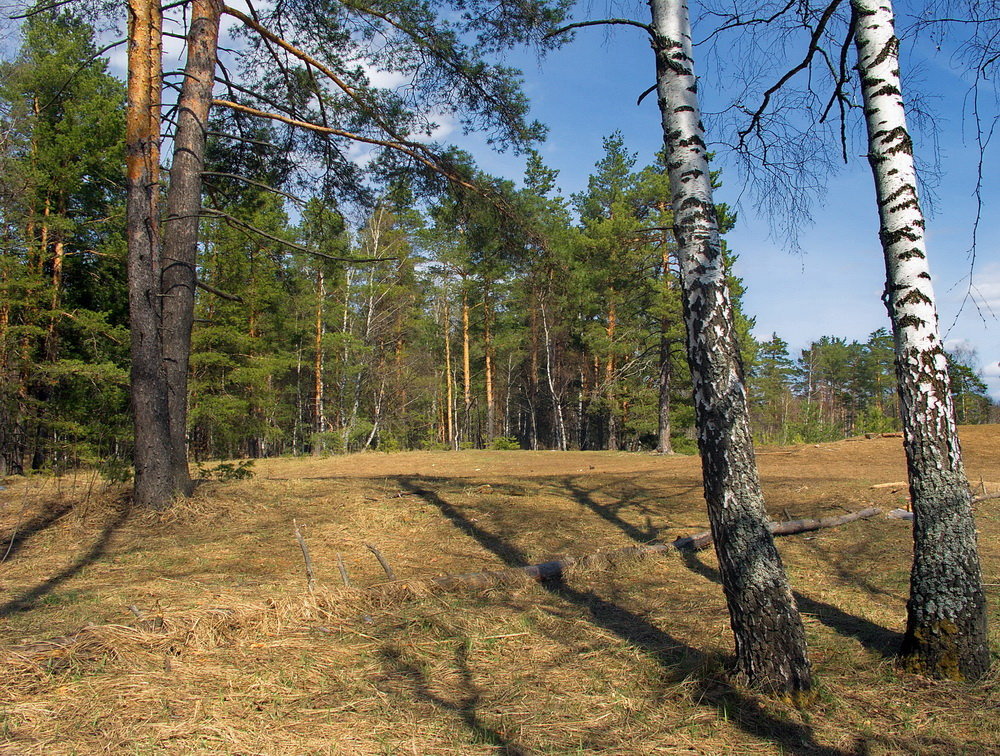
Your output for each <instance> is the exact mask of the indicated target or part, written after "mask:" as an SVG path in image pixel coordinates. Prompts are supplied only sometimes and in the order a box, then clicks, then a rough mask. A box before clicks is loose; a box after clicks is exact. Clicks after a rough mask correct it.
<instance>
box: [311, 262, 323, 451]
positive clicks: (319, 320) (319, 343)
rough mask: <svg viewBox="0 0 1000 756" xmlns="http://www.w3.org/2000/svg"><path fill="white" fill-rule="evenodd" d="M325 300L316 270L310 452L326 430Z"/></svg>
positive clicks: (318, 447)
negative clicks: (324, 388) (324, 378)
mask: <svg viewBox="0 0 1000 756" xmlns="http://www.w3.org/2000/svg"><path fill="white" fill-rule="evenodd" d="M325 300H326V281H325V279H324V277H323V271H322V270H317V271H316V319H315V323H314V325H315V328H314V331H313V402H312V405H313V406H312V410H313V411H312V429H313V444H312V453H313V454H319V453H320V452H321V451H322V447H323V442H322V441H321V434H322V433H323V432H324V431H325V430H326V417H325V415H324V413H323V363H324V359H323V305H324V302H325Z"/></svg>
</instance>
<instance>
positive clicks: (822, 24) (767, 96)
mask: <svg viewBox="0 0 1000 756" xmlns="http://www.w3.org/2000/svg"><path fill="white" fill-rule="evenodd" d="M840 3H841V0H832V2H831V3H830V4H829V5H828V6H827V7H826V9H825V10H824V11H823V15H822V16H820V19H819V23H817V24H816V28H815V29H813V33H812V37H811V38H810V40H809V48H808V50H807V51H806V55H805V57H804V58H803V59H802V62H801V63H799V64H798V65H797V66H795V67H793V68H791V69H790V70H788V71H786V72H785V75H784V76H782V77H781V78H780V79H778V82H777V83H776V84H774V85H773V86H771V88H770V89H768V90H767V91H766V92H764V98H763V100H762V101H761V103H760V106H759V107H758V108H757V110H755V111H754V112H753V113H752V114H751V118H750V123H749V124H747V126H746V128H745V129H741V130H740V132H739V138H740V141H742V140H743V139H744V138H745V137H746V136H747V135H748V134H749V133H750V132H751V131H753V130H754V129H755V128H756V127H757V126H758V124H759V123H760V119H761V117H762V116H763V115H764V112H765V111H766V110H767V106H768V104H769V103H770V102H771V95H773V94H774V93H775V92H777V91H778V90H780V89H781V88H782V87H783V86H785V84H786V83H787V82H788V80H789V79H791V78H792V77H793V76H795V75H796V74H797V73H799V71H802V70H804V69H806V68H808V67H809V64H810V63H812V59H813V56H815V55H816V53H817V51H818V50H819V43H820V40H821V39H822V37H823V32H824V31H825V30H826V25H827V23H828V22H829V21H830V19H831V18H832V17H833V13H834V11H836V10H837V7H838V6H839V5H840Z"/></svg>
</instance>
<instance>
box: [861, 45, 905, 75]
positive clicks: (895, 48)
mask: <svg viewBox="0 0 1000 756" xmlns="http://www.w3.org/2000/svg"><path fill="white" fill-rule="evenodd" d="M898 55H899V40H898V39H897V38H896V37H895V36H892V37H890V38H889V41H888V42H886V43H885V44H884V45H882V49H881V50H879V53H878V55H876V56H875V58H874V59H873V60H872V62H871V63H869V64H868V65H869V66H870V67H872V68H874V67H875V66H879V65H881V64H883V63H885V62H886V61H887V60H888V59H889V58H890V57H893V58H895V57H897V56H898ZM895 73H896V75H897V76H898V75H899V71H898V70H897V71H895Z"/></svg>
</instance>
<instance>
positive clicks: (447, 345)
mask: <svg viewBox="0 0 1000 756" xmlns="http://www.w3.org/2000/svg"><path fill="white" fill-rule="evenodd" d="M444 365H445V371H444V379H445V401H446V402H447V406H446V407H445V422H446V423H447V425H448V428H447V432H446V434H445V437H446V438H447V443H448V446H449V447H450V448H452V449H457V448H458V439H457V438H456V437H455V390H454V378H453V376H452V370H451V308H450V307H449V305H448V292H447V291H446V292H445V293H444Z"/></svg>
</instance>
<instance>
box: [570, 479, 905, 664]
mask: <svg viewBox="0 0 1000 756" xmlns="http://www.w3.org/2000/svg"><path fill="white" fill-rule="evenodd" d="M566 485H567V487H568V488H569V489H570V490H571V491H572V492H573V498H575V499H576V500H577V501H578V502H579V503H580V504H582V505H583V506H585V507H587V508H588V509H589V510H591V511H592V512H594V513H596V514H598V515H599V516H600V517H602V518H603V519H604V520H607V521H608V522H610V523H612V524H614V525H616V526H617V527H619V528H620V529H621V530H622V532H623V533H625V534H626V535H628V536H629V537H630V538H632V539H633V540H635V541H638V542H639V543H647V542H648V541H649V540H650V539H651V537H652V536H650V535H649V534H647V533H644V532H643V531H641V530H639V529H638V528H636V527H635V526H634V525H632V524H631V523H629V522H626V521H625V520H623V519H622V518H621V517H620V516H619V515H618V514H617V511H616V510H615V509H614V507H612V506H609V505H605V504H599V503H598V502H596V501H595V500H594V498H593V497H592V496H591V495H590V494H589V493H588V492H587V491H586V490H584V489H581V488H580V487H578V486H575V485H574V484H573V483H572V482H571V481H570V480H567V482H566ZM681 556H682V559H683V562H684V564H685V566H687V568H688V569H690V570H691V571H692V572H695V573H697V574H699V575H701V576H702V577H705V578H707V579H708V580H711V581H712V582H713V583H716V584H718V585H720V586H721V585H722V579H721V577H720V576H719V573H718V571H717V570H715V569H713V568H711V567H709V566H708V565H706V564H705V563H704V562H702V561H701V560H700V559H698V557H697V555H696V554H695V552H692V551H686V550H685V551H682V552H681ZM793 593H794V596H795V600H796V602H797V603H798V606H799V608H800V609H801V610H802V611H805V612H807V613H809V614H811V615H813V616H815V617H816V619H818V620H819V621H820V622H822V623H823V624H824V625H826V626H827V627H829V628H830V629H831V630H833V631H834V632H836V633H839V634H840V635H844V636H847V637H851V638H854V639H855V640H857V641H859V642H860V643H861V645H863V646H864V647H865V648H867V649H869V650H870V651H874V652H875V653H878V654H881V655H882V656H884V657H886V658H892V657H894V656H895V654H896V651H897V650H898V649H899V644H900V643H901V642H902V640H903V636H902V634H901V633H899V632H897V631H895V630H890V629H888V628H885V627H882V626H881V625H876V624H875V623H874V622H870V621H869V620H866V619H864V618H862V617H857V616H855V615H853V614H848V613H847V612H845V611H843V610H842V609H838V608H837V607H835V606H833V605H832V604H827V603H824V602H822V601H817V600H816V599H812V598H809V597H808V596H805V595H803V594H801V593H799V592H797V591H793Z"/></svg>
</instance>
